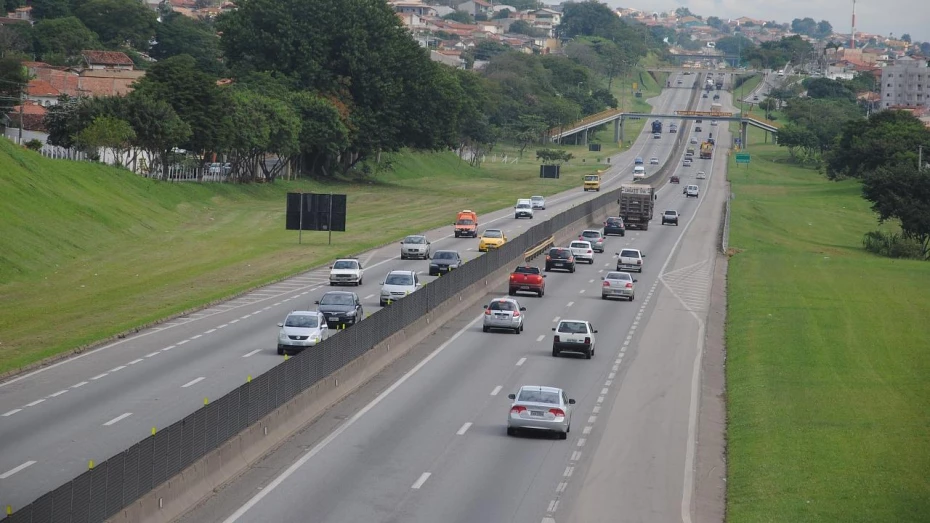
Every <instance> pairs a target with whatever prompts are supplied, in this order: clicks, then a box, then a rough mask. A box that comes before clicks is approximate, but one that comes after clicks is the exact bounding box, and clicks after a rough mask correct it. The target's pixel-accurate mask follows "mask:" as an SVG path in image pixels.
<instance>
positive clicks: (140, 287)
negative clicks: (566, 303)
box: [0, 139, 595, 373]
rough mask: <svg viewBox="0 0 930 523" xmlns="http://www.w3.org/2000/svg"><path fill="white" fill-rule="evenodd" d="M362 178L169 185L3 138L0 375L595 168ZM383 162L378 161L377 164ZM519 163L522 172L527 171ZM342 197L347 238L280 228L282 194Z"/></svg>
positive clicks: (440, 162)
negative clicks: (542, 174)
mask: <svg viewBox="0 0 930 523" xmlns="http://www.w3.org/2000/svg"><path fill="white" fill-rule="evenodd" d="M390 158H391V159H392V162H393V166H394V168H393V170H392V171H389V172H384V173H382V174H378V175H375V176H373V177H372V178H371V179H366V180H359V181H344V182H338V183H337V182H331V183H322V182H311V181H301V182H294V181H291V182H286V181H280V180H279V181H278V182H276V183H274V184H254V185H233V184H213V183H210V184H196V183H181V184H177V183H175V184H172V183H165V182H156V181H152V180H147V179H144V178H141V177H139V176H136V175H134V174H131V173H129V172H127V171H123V170H117V169H114V168H110V167H105V166H101V165H97V164H92V163H87V162H69V161H53V160H49V159H46V158H43V157H41V156H39V155H37V154H35V153H32V152H29V151H25V150H23V149H20V148H17V147H16V146H14V145H13V144H11V143H10V142H9V141H7V140H3V139H0V373H3V372H4V371H9V370H12V369H17V368H21V367H23V366H25V365H27V364H30V363H33V362H36V361H39V360H41V359H43V358H46V357H49V356H52V355H55V354H58V353H62V352H65V351H69V350H71V349H74V348H77V347H80V346H82V345H85V344H89V343H92V342H95V341H97V340H100V339H103V338H107V337H110V336H113V335H115V334H118V333H120V332H125V331H127V330H130V329H133V328H136V327H139V326H142V325H145V324H148V323H151V322H153V321H156V320H158V319H161V318H165V317H167V316H169V315H172V314H175V313H178V312H182V311H185V310H188V309H191V308H193V307H197V306H200V305H203V304H205V303H208V302H210V301H212V300H217V299H220V298H223V297H226V296H229V295H231V294H234V293H237V292H240V291H243V290H246V289H249V288H252V287H255V286H257V285H259V284H262V283H265V282H269V281H272V280H275V279H279V278H281V277H284V276H286V275H290V274H294V273H297V272H299V271H302V270H306V269H309V268H312V267H315V266H320V265H322V264H325V263H327V262H329V261H331V260H332V259H334V258H337V257H340V256H346V255H351V254H355V253H360V252H362V251H364V250H366V249H369V248H371V247H374V246H377V245H383V244H385V243H388V242H392V241H395V240H398V239H399V238H401V237H403V236H404V235H406V234H409V233H414V232H419V231H423V230H427V229H430V228H433V227H437V226H441V225H446V224H450V223H452V221H454V218H455V212H456V211H459V210H461V209H463V208H472V209H475V210H476V211H477V212H478V213H485V212H489V211H491V210H496V209H499V208H502V207H506V206H509V205H513V203H514V201H515V200H516V199H517V198H518V197H529V196H530V195H532V194H542V195H550V194H553V193H556V192H560V191H562V190H565V189H567V188H571V187H579V191H580V186H581V179H582V175H583V174H584V173H587V172H592V171H593V169H594V167H595V166H592V165H590V164H589V165H578V166H571V167H568V168H566V169H563V176H562V178H561V179H559V180H551V179H547V180H542V179H540V178H539V171H538V163H536V167H535V168H530V167H528V166H527V167H524V168H523V169H507V168H505V167H504V166H500V165H498V166H497V168H495V169H475V168H473V167H471V166H469V165H468V164H467V163H466V162H463V161H460V160H459V159H458V158H457V157H456V156H455V155H453V154H451V153H436V154H410V153H406V154H397V155H392V156H391V157H390ZM387 159H388V156H387V155H385V160H387ZM528 163H529V162H527V163H526V164H525V165H528ZM293 191H308V192H310V191H312V192H334V193H345V194H347V195H348V206H349V209H348V213H349V218H348V224H347V228H348V231H347V232H337V233H333V242H332V245H327V234H326V233H322V232H305V233H304V234H303V243H302V244H301V245H298V244H297V232H296V231H285V229H284V225H285V221H284V211H285V194H286V193H287V192H293Z"/></svg>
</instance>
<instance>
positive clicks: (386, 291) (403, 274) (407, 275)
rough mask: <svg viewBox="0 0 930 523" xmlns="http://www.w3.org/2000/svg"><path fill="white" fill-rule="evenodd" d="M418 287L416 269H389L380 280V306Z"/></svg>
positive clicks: (418, 279) (418, 281) (418, 278)
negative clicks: (382, 279) (381, 280)
mask: <svg viewBox="0 0 930 523" xmlns="http://www.w3.org/2000/svg"><path fill="white" fill-rule="evenodd" d="M419 288H420V277H419V276H417V273H416V271H391V272H389V273H388V275H387V277H385V278H384V281H383V282H381V306H382V307H384V306H385V305H387V304H388V303H390V302H395V301H397V300H399V299H401V298H403V297H404V296H407V295H408V294H410V293H412V292H415V291H416V290H417V289H419Z"/></svg>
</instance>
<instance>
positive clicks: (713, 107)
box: [710, 102, 723, 113]
mask: <svg viewBox="0 0 930 523" xmlns="http://www.w3.org/2000/svg"><path fill="white" fill-rule="evenodd" d="M710 112H712V113H722V112H723V105H721V104H720V102H714V103H712V104H710Z"/></svg>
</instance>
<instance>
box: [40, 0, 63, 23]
mask: <svg viewBox="0 0 930 523" xmlns="http://www.w3.org/2000/svg"><path fill="white" fill-rule="evenodd" d="M30 5H31V6H32V13H31V14H32V18H33V19H34V20H50V19H52V18H64V17H66V16H71V2H70V0H32V2H30Z"/></svg>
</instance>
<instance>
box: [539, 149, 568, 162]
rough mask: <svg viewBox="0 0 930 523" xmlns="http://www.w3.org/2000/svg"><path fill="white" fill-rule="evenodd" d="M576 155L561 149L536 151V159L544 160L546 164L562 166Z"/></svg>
mask: <svg viewBox="0 0 930 523" xmlns="http://www.w3.org/2000/svg"><path fill="white" fill-rule="evenodd" d="M574 157H575V155H573V154H572V153H570V152H568V151H563V150H559V149H539V150H538V151H536V159H537V160H542V162H543V163H545V164H550V165H551V164H561V163H562V162H567V161H569V160H571V159H572V158H574Z"/></svg>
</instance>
